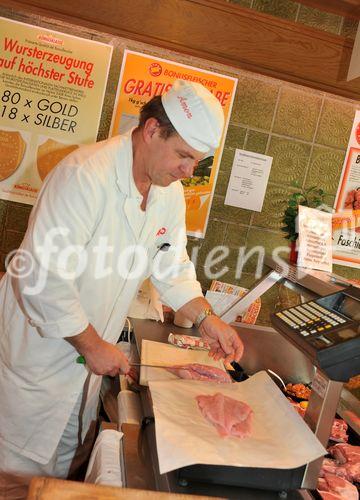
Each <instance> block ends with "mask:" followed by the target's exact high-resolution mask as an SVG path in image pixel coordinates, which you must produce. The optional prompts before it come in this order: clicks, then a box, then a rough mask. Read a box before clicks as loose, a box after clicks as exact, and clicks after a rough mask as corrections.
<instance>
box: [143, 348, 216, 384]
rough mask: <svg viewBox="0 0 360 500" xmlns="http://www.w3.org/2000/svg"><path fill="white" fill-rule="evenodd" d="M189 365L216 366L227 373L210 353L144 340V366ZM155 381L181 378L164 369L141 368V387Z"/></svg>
mask: <svg viewBox="0 0 360 500" xmlns="http://www.w3.org/2000/svg"><path fill="white" fill-rule="evenodd" d="M187 363H200V364H202V365H208V366H215V367H216V368H220V369H222V370H224V371H225V369H224V365H223V362H222V361H220V360H219V361H215V360H213V359H212V358H210V357H209V353H208V351H196V350H192V349H181V348H180V347H176V346H174V345H170V344H164V343H162V342H154V341H152V340H143V341H142V343H141V364H142V365H143V364H144V365H158V366H171V365H185V364H187ZM153 380H179V378H178V377H177V376H176V375H174V374H172V373H170V372H168V371H167V370H165V369H164V368H150V367H148V366H141V368H140V385H149V381H153Z"/></svg>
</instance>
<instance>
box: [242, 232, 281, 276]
mask: <svg viewBox="0 0 360 500" xmlns="http://www.w3.org/2000/svg"><path fill="white" fill-rule="evenodd" d="M280 247H281V248H282V251H281V252H280V254H279V255H280V256H281V257H282V258H284V259H287V258H288V253H289V252H288V241H287V240H286V239H285V238H284V237H283V235H282V233H280V232H272V231H264V230H263V229H259V228H255V227H252V228H250V230H249V233H248V236H247V240H246V254H245V255H244V260H243V262H242V265H243V268H242V269H243V272H245V273H252V274H253V279H254V281H255V280H256V279H259V276H255V272H256V271H257V270H258V271H260V272H262V273H263V274H264V269H263V267H262V263H263V261H262V257H263V255H270V256H271V255H272V252H273V250H274V249H278V248H280ZM254 248H257V250H256V252H255V250H254V252H255V253H254V255H252V256H251V257H249V259H247V258H246V257H247V256H248V255H249V253H250V251H251V249H254Z"/></svg>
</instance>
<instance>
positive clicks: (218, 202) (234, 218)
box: [210, 195, 252, 224]
mask: <svg viewBox="0 0 360 500" xmlns="http://www.w3.org/2000/svg"><path fill="white" fill-rule="evenodd" d="M224 201H225V197H224V196H218V195H215V196H214V197H213V201H212V205H211V211H210V219H222V220H226V221H228V222H236V223H238V224H249V223H250V218H251V214H252V212H251V211H250V210H243V209H242V208H237V207H231V206H230V205H224Z"/></svg>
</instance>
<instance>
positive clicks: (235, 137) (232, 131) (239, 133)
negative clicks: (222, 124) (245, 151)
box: [225, 125, 246, 149]
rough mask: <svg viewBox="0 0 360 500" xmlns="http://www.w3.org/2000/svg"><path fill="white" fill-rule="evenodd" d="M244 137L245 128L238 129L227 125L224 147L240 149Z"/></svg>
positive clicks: (236, 126)
mask: <svg viewBox="0 0 360 500" xmlns="http://www.w3.org/2000/svg"><path fill="white" fill-rule="evenodd" d="M245 136H246V128H244V127H239V126H238V125H229V127H228V130H227V134H226V140H225V147H228V148H238V149H242V147H243V146H244V140H245Z"/></svg>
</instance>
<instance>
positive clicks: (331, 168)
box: [306, 146, 345, 195]
mask: <svg viewBox="0 0 360 500" xmlns="http://www.w3.org/2000/svg"><path fill="white" fill-rule="evenodd" d="M344 157H345V153H343V152H341V151H336V150H334V149H327V148H322V147H320V146H316V147H314V149H313V152H312V155H311V159H310V167H309V171H308V175H307V177H306V187H310V186H316V187H318V188H321V189H323V190H324V191H325V192H326V193H327V194H330V195H335V194H336V192H337V188H338V184H339V180H340V174H341V170H342V166H343V162H344Z"/></svg>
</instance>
